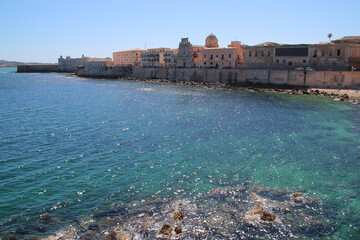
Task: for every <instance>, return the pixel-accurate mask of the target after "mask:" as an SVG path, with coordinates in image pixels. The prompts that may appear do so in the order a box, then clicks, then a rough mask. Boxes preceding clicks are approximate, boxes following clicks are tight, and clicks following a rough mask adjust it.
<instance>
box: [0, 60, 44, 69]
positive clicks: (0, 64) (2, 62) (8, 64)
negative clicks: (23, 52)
mask: <svg viewBox="0 0 360 240" xmlns="http://www.w3.org/2000/svg"><path fill="white" fill-rule="evenodd" d="M21 64H35V65H38V64H43V63H24V62H16V61H6V60H0V68H12V67H17V66H18V65H21Z"/></svg>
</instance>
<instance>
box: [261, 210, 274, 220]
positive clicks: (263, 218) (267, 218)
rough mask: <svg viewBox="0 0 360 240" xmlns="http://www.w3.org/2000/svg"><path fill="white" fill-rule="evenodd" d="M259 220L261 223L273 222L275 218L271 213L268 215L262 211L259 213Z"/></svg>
mask: <svg viewBox="0 0 360 240" xmlns="http://www.w3.org/2000/svg"><path fill="white" fill-rule="evenodd" d="M260 219H261V220H263V221H270V222H272V221H274V220H275V219H276V216H275V215H274V214H272V213H269V212H266V211H263V212H261V214H260Z"/></svg>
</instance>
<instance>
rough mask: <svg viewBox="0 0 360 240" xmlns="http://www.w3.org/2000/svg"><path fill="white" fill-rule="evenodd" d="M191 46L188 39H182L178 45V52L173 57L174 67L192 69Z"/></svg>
mask: <svg viewBox="0 0 360 240" xmlns="http://www.w3.org/2000/svg"><path fill="white" fill-rule="evenodd" d="M191 48H192V45H191V43H190V41H189V38H182V39H181V42H180V43H179V52H178V54H177V55H176V57H175V60H176V67H180V68H190V67H193V55H192V52H191Z"/></svg>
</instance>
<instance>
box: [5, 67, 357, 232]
mask: <svg viewBox="0 0 360 240" xmlns="http://www.w3.org/2000/svg"><path fill="white" fill-rule="evenodd" d="M15 70H16V69H0V113H1V114H0V238H2V239H10V238H11V237H17V238H20V239H36V238H42V237H45V236H48V235H49V234H51V233H54V232H58V231H61V229H65V228H67V227H68V226H70V225H72V226H73V227H74V228H75V229H76V228H77V226H80V225H81V224H82V223H86V222H87V221H89V220H94V221H100V220H99V219H97V218H96V216H101V213H104V212H106V211H107V210H108V209H113V208H114V207H119V206H121V207H124V209H127V210H126V211H128V212H131V211H135V210H134V209H136V208H143V206H147V205H146V204H152V203H154V202H159V201H163V202H165V203H166V202H167V203H169V204H172V203H173V202H176V201H185V200H186V201H187V202H188V203H189V204H188V205H189V206H190V205H191V206H193V205H196V206H197V208H196V209H197V210H196V211H203V212H205V213H202V212H196V214H197V216H205V215H206V214H208V213H209V215H207V216H208V217H209V218H208V219H206V218H205V217H204V221H208V223H207V225H206V226H207V227H208V228H205V227H204V232H202V234H203V235H202V236H203V237H204V238H212V236H213V238H240V237H241V236H245V237H247V238H257V237H259V238H265V239H266V238H271V237H276V238H278V239H282V238H283V239H286V238H291V237H303V238H326V237H330V238H333V239H359V238H360V233H359V226H360V216H359V209H360V187H359V186H360V184H359V183H360V181H359V172H360V171H359V170H360V107H359V105H351V104H347V103H340V102H331V101H330V100H329V99H327V98H325V97H321V96H309V95H307V96H302V95H281V94H274V93H257V92H248V91H229V90H219V89H208V88H205V87H200V86H182V85H175V84H165V83H164V84H161V83H150V82H140V81H123V80H114V81H110V80H93V79H80V78H73V77H67V76H66V75H64V74H35V73H34V74H17V73H13V72H11V71H15ZM240 186H241V187H240ZM229 189H231V190H229ZM234 189H236V190H234ZM239 189H240V190H239ZM214 191H215V193H216V192H218V191H223V195H221V194H220V195H221V196H220V195H216V194H214ZM231 191H233V192H236V194H237V195H236V196H242V197H241V198H239V199H238V200H236V201H237V202H236V201H235V200H232V201H230V197H224V196H227V195H226V194H228V193H229V192H231ZM252 192H255V193H257V194H258V195H259V196H260V197H261V198H264V199H271V201H273V202H272V204H273V206H275V205H276V207H273V208H271V209H270V210H271V211H273V212H274V213H275V215H277V219H278V220H277V221H278V222H275V223H274V224H273V225H271V224H270V225H269V224H262V223H259V222H256V221H255V222H253V223H251V224H250V223H249V221H247V220H246V217H245V218H244V217H243V219H242V220H241V221H240V220H239V222H236V223H233V222H235V219H239V216H238V215H236V214H243V215H242V216H245V215H246V213H247V212H248V210H249V209H250V208H251V206H253V203H254V201H253V200H251V199H249V198H248V196H249V195H250V194H251V193H252ZM295 192H301V193H305V196H306V197H305V198H304V199H303V200H302V201H303V202H302V201H293V200H291V197H290V196H291V194H292V193H295ZM220 197H222V198H221V201H220V200H219V199H220ZM214 199H215V200H214ZM233 199H235V198H233ZM245 200H246V201H245ZM169 201H170V202H169ZM214 201H217V202H216V204H217V205H212V204H213V202H214ZM285 202H286V204H289V205H287V206H288V207H287V209H288V210H286V211H287V212H286V211H285V210H283V209H282V207H283V206H284V204H285ZM190 203H191V204H190ZM223 203H224V205H221V207H219V208H218V209H217V210H216V211H214V206H220V205H219V204H223ZM225 203H226V204H227V205H226V206H225ZM240 203H241V204H240ZM301 204H302V205H301ZM210 206H211V207H210ZM117 209H119V208H117ZM224 209H226V211H225V210H224ZM222 210H224V212H221V211H222ZM126 211H124V212H123V213H122V215H121V217H122V218H123V219H129V218H131V217H132V216H130V214H126ZM154 211H156V210H154ZM184 211H185V217H186V216H187V215H186V214H187V212H186V210H184ZM189 212H190V211H189ZM46 213H48V214H49V215H50V216H51V218H52V224H48V223H46V222H45V223H44V221H42V220H41V217H40V216H42V215H44V214H46ZM230 213H231V214H230ZM201 214H203V215H201ZM160 215H161V212H157V214H154V218H156V216H160ZM214 215H216V216H217V218H216V219H223V221H222V222H218V223H216V224H215V223H214V225H216V226H214V227H209V226H210V225H211V221H215V220H214V219H215V218H211V216H214ZM102 216H107V217H109V216H108V215H106V214H105V215H104V214H103V215H102ZM235 216H236V217H235ZM289 216H293V217H289ZM294 216H298V217H294ZM300 216H304V217H303V218H301V217H300ZM111 217H112V216H111ZM232 217H233V218H232ZM229 218H231V219H230V220H231V221H230V220H229ZM188 219H189V220H188V222H187V223H186V222H185V221H184V223H183V225H184V227H183V228H184V232H183V235H182V237H184V238H189V239H191V238H193V236H194V235H192V234H195V233H194V232H193V231H190V229H191V227H190V225H191V224H192V221H195V220H194V219H195V218H192V217H191V216H190V215H188ZM244 219H245V220H244ZM294 219H295V220H296V221H298V222H296V221H295V220H294ZM300 220H301V221H303V222H299V221H300ZM124 221H125V220H124ZM219 221H220V220H219ZM286 221H288V222H291V223H292V224H287V225H286V228H285V227H284V226H285V225H281V222H282V223H286ZM162 223H163V222H161V223H158V224H160V226H161V225H162ZM186 224H188V225H189V226H188V227H186ZM231 224H237V225H234V226H236V227H234V228H230V227H229V226H230V225H231ZM288 225H289V226H288ZM290 225H293V226H290ZM156 226H157V225H156ZM254 226H255V227H254ZM269 226H271V227H269ZM280 226H281V227H280ZM240 228H242V229H241V231H237V230H238V229H240ZM214 229H215V230H214ZM224 229H227V230H226V231H225V230H224ZM249 229H251V231H249ZM279 229H280V230H281V231H280V230H279ZM186 230H187V231H186ZM157 231H158V229H157ZM129 234H132V233H131V232H129ZM147 234H148V235H147V236H148V237H149V239H151V238H153V236H154V235H151V234H155V233H152V232H151V231H150V232H149V233H147ZM241 234H242V235H241ZM144 236H145V235H144ZM144 238H145V237H144Z"/></svg>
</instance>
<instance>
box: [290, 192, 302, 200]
mask: <svg viewBox="0 0 360 240" xmlns="http://www.w3.org/2000/svg"><path fill="white" fill-rule="evenodd" d="M291 196H292V198H294V199H297V198H300V197H303V196H304V194H303V193H293V194H292V195H291Z"/></svg>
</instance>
